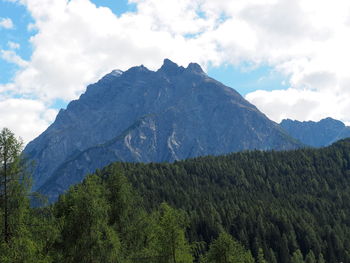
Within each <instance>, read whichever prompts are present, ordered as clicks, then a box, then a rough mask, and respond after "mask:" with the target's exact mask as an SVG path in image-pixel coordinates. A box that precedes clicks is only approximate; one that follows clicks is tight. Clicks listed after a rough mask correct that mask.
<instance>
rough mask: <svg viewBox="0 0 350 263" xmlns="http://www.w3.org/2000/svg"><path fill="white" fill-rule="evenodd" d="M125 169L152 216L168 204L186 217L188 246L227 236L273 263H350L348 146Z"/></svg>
mask: <svg viewBox="0 0 350 263" xmlns="http://www.w3.org/2000/svg"><path fill="white" fill-rule="evenodd" d="M114 165H117V166H118V167H121V169H122V170H123V171H124V172H123V173H125V175H126V176H127V178H128V179H129V180H130V182H131V183H132V185H133V186H134V187H135V189H136V190H137V191H138V192H139V193H140V194H141V195H142V196H143V197H144V202H145V207H146V209H147V210H150V209H155V208H156V207H157V206H158V205H159V204H160V203H162V202H164V201H165V202H167V203H168V204H169V205H171V206H172V207H175V208H179V209H182V210H184V211H186V213H187V214H188V215H189V219H190V228H189V230H188V237H189V240H190V242H193V241H199V242H201V241H204V242H206V243H207V244H209V243H210V242H211V240H212V238H213V237H215V236H218V234H219V233H220V232H221V231H222V230H225V231H226V232H228V233H229V234H231V235H232V236H233V237H235V238H236V239H237V240H238V241H239V242H240V243H242V244H243V245H244V246H245V247H247V248H248V249H250V250H251V252H252V254H253V256H254V258H255V259H257V257H258V249H259V248H262V250H263V253H264V255H265V259H266V261H267V262H276V261H277V262H279V263H289V262H290V261H291V258H292V254H293V252H294V251H296V250H297V249H299V250H300V251H301V253H302V255H304V256H305V257H306V255H307V254H308V253H309V251H313V253H314V254H315V255H319V254H320V253H322V254H323V256H324V259H325V261H326V262H330V263H333V262H341V261H342V262H350V257H349V255H350V246H349V245H348V244H350V222H349V220H348V218H349V217H350V140H343V141H340V142H338V143H336V144H334V145H333V146H331V147H327V148H323V149H300V150H294V151H285V152H275V151H270V152H262V151H252V152H241V153H235V154H229V155H226V156H219V157H212V156H207V157H200V158H195V159H190V160H185V161H180V162H175V163H173V164H166V163H164V164H154V163H152V164H127V163H116V164H113V165H111V166H114Z"/></svg>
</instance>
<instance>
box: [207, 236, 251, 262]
mask: <svg viewBox="0 0 350 263" xmlns="http://www.w3.org/2000/svg"><path fill="white" fill-rule="evenodd" d="M204 262H207V263H253V262H254V259H253V257H252V255H251V253H250V252H249V251H247V250H245V249H244V247H243V246H242V245H241V244H239V243H238V242H237V241H235V240H234V239H233V238H232V236H230V235H229V234H227V233H225V232H222V233H221V234H220V235H219V237H218V238H217V239H216V240H214V241H213V242H212V243H211V245H210V248H209V251H208V253H207V254H206V256H205V258H204Z"/></svg>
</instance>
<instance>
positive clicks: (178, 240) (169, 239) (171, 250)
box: [153, 203, 193, 263]
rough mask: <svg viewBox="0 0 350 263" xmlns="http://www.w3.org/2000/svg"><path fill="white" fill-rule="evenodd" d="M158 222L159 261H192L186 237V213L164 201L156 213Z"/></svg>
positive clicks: (171, 262)
mask: <svg viewBox="0 0 350 263" xmlns="http://www.w3.org/2000/svg"><path fill="white" fill-rule="evenodd" d="M153 216H154V218H155V220H156V222H158V223H157V224H156V226H155V242H154V244H153V245H154V248H153V249H154V250H155V252H156V258H157V260H156V261H154V262H159V263H176V262H181V263H190V262H192V261H193V259H192V255H191V249H190V246H189V244H188V241H187V240H186V238H185V231H184V230H185V228H186V218H185V214H184V213H183V212H181V211H177V210H175V209H173V208H171V207H170V206H168V205H167V204H165V203H163V204H161V206H160V209H159V211H157V212H155V213H154V215H153Z"/></svg>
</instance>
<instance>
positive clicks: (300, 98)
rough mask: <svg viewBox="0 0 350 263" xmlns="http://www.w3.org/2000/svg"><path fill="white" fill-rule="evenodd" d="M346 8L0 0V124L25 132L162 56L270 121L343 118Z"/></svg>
mask: <svg viewBox="0 0 350 263" xmlns="http://www.w3.org/2000/svg"><path fill="white" fill-rule="evenodd" d="M349 10H350V3H348V2H347V1H340V2H339V3H337V4H334V3H333V2H331V1H323V2H322V3H320V2H319V1H316V0H296V1H288V0H262V1H259V2H257V1H255V0H237V1H223V0H222V1H221V0H218V1H211V0H202V1H196V0H179V1H173V0H130V1H126V0H70V1H67V0H50V1H49V0H0V113H2V116H6V117H3V118H2V119H1V120H0V127H1V126H7V127H10V128H11V129H13V130H14V131H15V132H16V133H18V134H20V135H21V136H22V137H24V138H25V140H26V141H29V140H30V139H32V138H34V137H35V136H37V135H38V134H40V132H42V131H43V130H44V129H45V128H46V127H47V126H48V125H49V124H50V123H51V122H52V121H53V120H54V118H55V116H56V114H57V112H58V110H59V109H60V108H64V107H66V105H67V103H68V102H69V101H71V100H73V99H77V98H78V97H79V95H80V94H81V93H82V92H84V90H85V88H86V86H87V85H88V84H89V83H92V82H95V81H97V80H98V79H99V78H101V77H102V76H103V75H104V74H106V73H108V72H110V71H111V70H113V69H116V68H118V69H122V70H126V69H128V68H130V67H132V66H135V65H141V64H144V65H145V66H147V67H148V68H150V69H153V70H156V69H158V68H159V67H160V66H161V63H162V61H163V59H164V58H170V59H171V60H173V61H174V62H176V63H178V64H179V65H183V66H187V64H188V63H190V62H197V63H199V64H200V65H202V67H204V68H205V70H206V71H207V73H208V75H209V76H211V77H213V78H215V79H217V80H219V81H221V82H223V83H224V84H226V85H227V86H230V87H232V88H234V89H236V90H237V91H238V92H239V93H240V94H242V95H243V96H244V97H245V98H246V99H247V100H249V101H250V102H251V103H253V104H255V105H256V106H257V107H258V108H259V109H260V110H261V111H262V112H264V113H265V114H266V115H267V116H268V117H269V118H271V119H272V120H274V121H276V122H279V121H281V120H282V119H283V118H291V119H298V120H315V121H317V120H320V119H321V118H324V117H328V116H330V117H333V118H336V119H340V120H342V121H344V122H346V123H349V122H350V116H349V115H348V112H349V111H350V100H349V99H348V97H349V96H350V89H349V86H350V77H349V76H348V75H349V74H348V72H347V69H348V68H349V67H350V65H349V64H350V62H349V61H350V55H349V54H348V53H349V52H348V46H349V45H350V11H349ZM311 11H312V12H311ZM223 18H224V19H223ZM252 65H254V66H252ZM9 113H10V114H9ZM20 124H21V125H20Z"/></svg>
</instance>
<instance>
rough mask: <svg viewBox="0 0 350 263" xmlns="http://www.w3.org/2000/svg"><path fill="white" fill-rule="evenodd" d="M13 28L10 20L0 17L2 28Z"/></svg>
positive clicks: (0, 26)
mask: <svg viewBox="0 0 350 263" xmlns="http://www.w3.org/2000/svg"><path fill="white" fill-rule="evenodd" d="M13 27H14V25H13V22H12V20H11V19H10V18H3V17H0V28H5V29H11V28H13Z"/></svg>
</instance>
